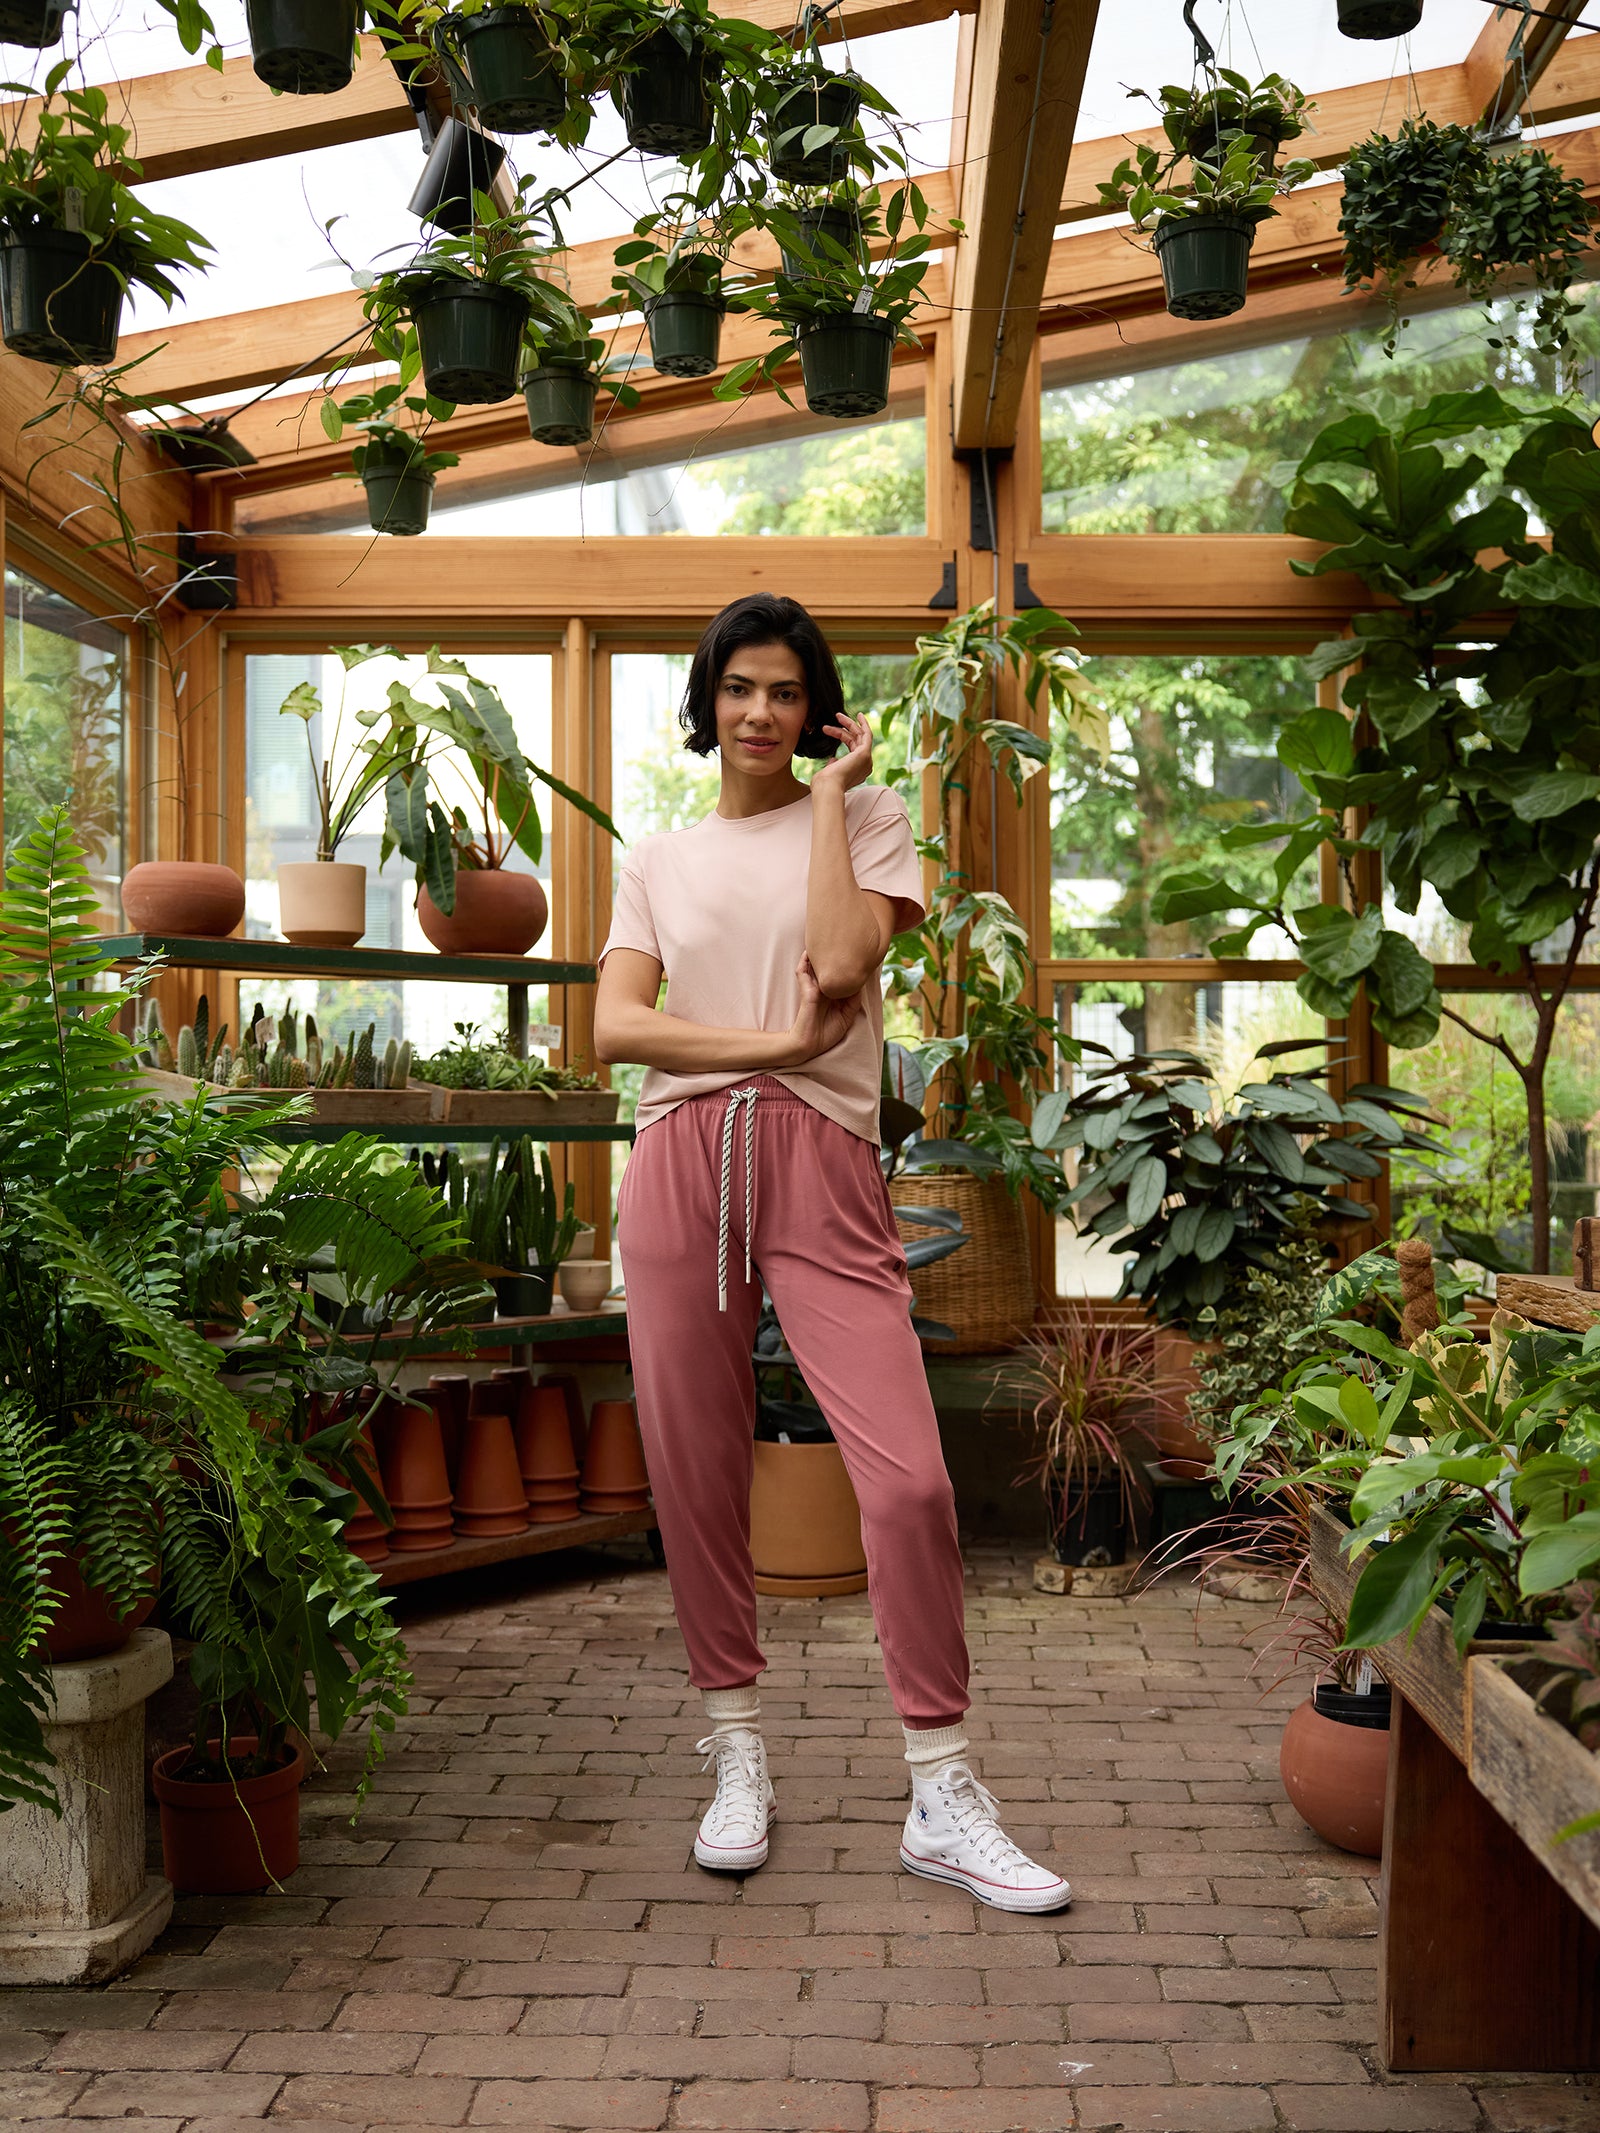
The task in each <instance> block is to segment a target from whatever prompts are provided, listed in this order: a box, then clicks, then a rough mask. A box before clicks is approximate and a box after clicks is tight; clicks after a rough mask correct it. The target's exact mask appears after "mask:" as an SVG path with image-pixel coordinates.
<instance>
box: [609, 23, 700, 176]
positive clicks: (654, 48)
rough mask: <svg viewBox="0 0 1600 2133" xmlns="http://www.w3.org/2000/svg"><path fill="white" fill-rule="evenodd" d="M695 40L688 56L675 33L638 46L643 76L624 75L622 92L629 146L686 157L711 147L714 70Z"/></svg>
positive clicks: (661, 32) (663, 32)
mask: <svg viewBox="0 0 1600 2133" xmlns="http://www.w3.org/2000/svg"><path fill="white" fill-rule="evenodd" d="M693 42H694V48H693V50H692V51H688V52H686V51H685V50H684V48H683V46H682V45H681V44H679V42H678V40H677V38H676V37H674V36H673V34H672V32H671V31H670V30H657V31H656V33H655V35H654V36H653V37H647V38H646V39H645V41H644V43H643V44H642V45H641V46H640V47H639V50H638V53H637V55H636V56H637V58H638V60H639V68H638V72H637V73H634V74H625V75H624V76H623V77H622V81H621V84H620V86H619V88H618V91H617V102H618V104H619V105H620V106H621V109H622V120H623V124H624V126H625V127H626V128H627V134H628V146H629V147H630V148H638V149H642V150H643V151H644V153H645V154H646V155H651V156H687V155H698V154H699V153H700V151H701V149H703V148H709V147H710V146H711V128H712V114H711V89H710V72H711V70H710V68H709V67H708V66H707V64H706V55H705V53H704V52H703V51H702V50H701V48H700V45H699V43H698V42H697V41H693Z"/></svg>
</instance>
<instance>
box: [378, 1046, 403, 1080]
mask: <svg viewBox="0 0 1600 2133" xmlns="http://www.w3.org/2000/svg"><path fill="white" fill-rule="evenodd" d="M399 1056H400V1047H399V1045H398V1044H397V1043H396V1042H395V1040H394V1038H393V1037H391V1038H390V1039H389V1041H388V1043H387V1044H386V1045H385V1046H384V1048H383V1064H382V1065H381V1066H380V1067H379V1069H378V1087H379V1088H380V1089H392V1088H393V1087H394V1063H395V1061H396V1060H397V1059H398V1058H399Z"/></svg>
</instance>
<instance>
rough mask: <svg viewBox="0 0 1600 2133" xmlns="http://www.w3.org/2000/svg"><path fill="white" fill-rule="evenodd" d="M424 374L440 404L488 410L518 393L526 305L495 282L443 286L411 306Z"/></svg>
mask: <svg viewBox="0 0 1600 2133" xmlns="http://www.w3.org/2000/svg"><path fill="white" fill-rule="evenodd" d="M411 316H412V320H413V322H414V323H415V325H416V329H417V340H418V342H419V344H420V346H421V349H422V374H423V377H424V379H425V380H426V381H427V387H428V390H429V392H430V393H432V394H433V395H434V396H435V397H436V398H437V399H440V400H449V401H451V402H452V403H453V404H454V405H455V406H457V407H487V406H489V405H490V404H491V403H492V402H494V401H496V400H509V399H510V398H511V396H512V394H513V393H514V392H515V391H516V389H517V358H518V353H519V351H520V349H521V347H522V333H523V328H524V327H525V326H526V325H527V323H528V300H527V298H526V297H525V296H523V295H521V294H520V293H519V292H518V291H517V290H515V289H503V288H501V287H500V286H499V285H498V284H497V283H495V282H486V281H455V280H452V281H441V282H438V283H437V284H435V285H434V286H433V288H432V290H431V293H430V294H429V295H427V296H426V297H420V298H416V299H414V300H413V303H412V306H411Z"/></svg>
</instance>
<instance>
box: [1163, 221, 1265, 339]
mask: <svg viewBox="0 0 1600 2133" xmlns="http://www.w3.org/2000/svg"><path fill="white" fill-rule="evenodd" d="M1255 235H1256V226H1255V224H1254V223H1253V222H1246V221H1244V220H1243V218H1242V217H1241V216H1238V215H1173V216H1170V217H1169V218H1168V219H1167V220H1166V221H1165V222H1158V223H1157V224H1156V234H1155V246H1156V257H1157V258H1158V259H1159V260H1160V261H1161V279H1162V281H1163V282H1164V283H1165V284H1166V291H1167V309H1168V311H1169V312H1171V314H1172V316H1173V317H1174V318H1187V319H1203V318H1228V317H1230V316H1231V315H1232V314H1233V313H1234V312H1235V311H1240V310H1242V309H1243V308H1244V300H1245V297H1246V296H1247V295H1248V293H1249V284H1250V247H1251V245H1252V244H1253V243H1254V242H1255Z"/></svg>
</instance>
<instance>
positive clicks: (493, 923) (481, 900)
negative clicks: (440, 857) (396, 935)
mask: <svg viewBox="0 0 1600 2133" xmlns="http://www.w3.org/2000/svg"><path fill="white" fill-rule="evenodd" d="M417 917H418V918H419V919H420V921H421V923H422V930H423V932H424V933H425V934H426V935H427V937H428V939H429V940H430V941H432V943H433V945H434V947H435V948H437V949H438V951H439V953H440V954H441V955H526V954H527V952H528V950H529V949H530V948H531V947H532V946H533V944H534V942H535V941H536V940H537V939H538V938H539V936H540V934H541V933H543V931H544V929H545V926H546V924H547V923H548V921H549V917H550V906H549V904H548V903H547V902H546V900H545V893H544V890H543V888H542V887H541V885H540V884H539V882H538V881H536V880H535V879H534V877H533V875H531V874H511V873H508V872H507V871H506V870H505V869H504V868H502V867H497V868H493V869H484V868H464V869H463V870H462V871H461V872H460V873H458V874H457V876H456V907H455V909H454V911H453V912H452V913H451V914H450V916H449V917H448V918H446V917H445V915H444V913H443V912H442V911H441V910H440V909H439V907H438V905H437V904H436V903H435V902H434V900H433V898H432V897H431V896H430V895H429V894H428V892H427V890H426V889H424V890H423V891H422V892H421V894H420V895H419V896H418V898H417Z"/></svg>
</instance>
